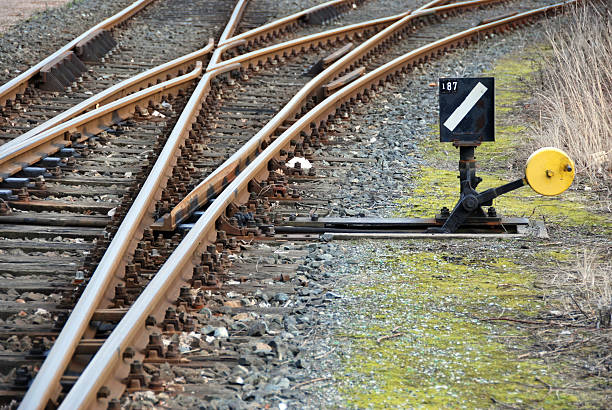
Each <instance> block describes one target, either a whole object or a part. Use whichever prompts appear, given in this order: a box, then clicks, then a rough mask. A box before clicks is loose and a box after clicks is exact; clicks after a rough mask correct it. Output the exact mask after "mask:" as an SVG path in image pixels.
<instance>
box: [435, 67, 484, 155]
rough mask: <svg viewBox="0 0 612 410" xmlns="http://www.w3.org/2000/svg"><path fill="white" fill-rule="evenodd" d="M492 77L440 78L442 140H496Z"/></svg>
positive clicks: (469, 141) (460, 141)
mask: <svg viewBox="0 0 612 410" xmlns="http://www.w3.org/2000/svg"><path fill="white" fill-rule="evenodd" d="M494 86H495V82H494V79H493V77H482V78H440V79H439V86H438V88H439V91H440V141H441V142H458V143H480V142H483V141H495V92H494Z"/></svg>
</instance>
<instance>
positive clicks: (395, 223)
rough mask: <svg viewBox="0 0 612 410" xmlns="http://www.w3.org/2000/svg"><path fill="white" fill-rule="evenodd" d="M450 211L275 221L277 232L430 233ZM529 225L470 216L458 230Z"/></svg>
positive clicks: (517, 229)
mask: <svg viewBox="0 0 612 410" xmlns="http://www.w3.org/2000/svg"><path fill="white" fill-rule="evenodd" d="M447 218H448V216H447V215H437V216H436V217H435V218H317V217H316V216H313V217H310V218H306V217H302V218H294V219H292V220H288V221H283V222H282V223H281V224H277V225H275V227H274V229H275V231H276V232H277V233H278V234H305V233H309V234H314V233H317V234H323V233H427V229H428V228H431V227H442V226H443V225H444V223H445V222H446V220H447ZM528 225H529V220H528V219H527V218H488V217H476V218H468V219H467V220H466V221H465V222H464V223H463V224H462V225H461V229H460V230H459V231H458V232H459V233H473V234H482V235H483V236H486V235H489V234H522V233H524V232H525V228H526V227H527V226H528Z"/></svg>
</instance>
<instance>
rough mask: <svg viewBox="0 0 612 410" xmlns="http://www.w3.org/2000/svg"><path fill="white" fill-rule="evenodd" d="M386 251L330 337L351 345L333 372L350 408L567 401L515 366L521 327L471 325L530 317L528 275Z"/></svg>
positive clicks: (524, 364) (472, 260)
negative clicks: (343, 328)
mask: <svg viewBox="0 0 612 410" xmlns="http://www.w3.org/2000/svg"><path fill="white" fill-rule="evenodd" d="M391 251H392V253H394V254H396V255H397V256H394V257H387V258H386V259H385V260H382V261H379V262H372V263H373V264H375V263H378V266H377V267H375V268H373V272H369V273H368V277H369V278H370V282H369V283H366V284H360V286H355V287H353V289H352V293H353V294H354V295H355V297H356V298H358V300H359V302H358V303H356V304H355V305H353V306H352V307H353V308H354V311H353V312H350V313H351V314H352V315H353V317H355V318H356V319H355V320H354V321H352V323H351V325H350V328H349V331H347V332H345V333H344V334H342V335H339V336H340V337H344V338H347V339H348V340H349V341H353V342H354V343H352V345H353V347H354V348H353V351H352V353H351V355H350V357H345V369H344V371H343V374H338V375H336V378H337V379H338V381H339V384H340V391H341V392H342V393H343V394H344V396H345V397H346V398H347V401H348V403H349V404H350V405H351V406H354V407H358V408H366V407H374V408H381V407H391V406H398V407H429V408H458V407H467V408H474V407H478V408H482V407H489V406H495V405H498V406H499V405H511V406H521V407H523V406H528V407H540V406H543V407H556V408H559V407H567V406H571V405H572V403H574V402H575V401H576V400H577V397H576V396H574V395H571V394H567V393H558V392H551V391H550V390H549V388H548V387H547V386H550V385H553V386H554V385H555V384H556V380H555V378H554V376H553V374H554V373H555V372H554V371H551V369H550V368H549V367H548V366H547V365H545V364H544V363H542V362H540V361H538V360H533V359H530V360H517V350H518V349H520V346H521V345H522V344H524V343H525V342H524V340H525V338H527V337H528V333H527V332H526V330H525V329H524V328H521V327H520V326H518V325H507V324H499V323H496V322H487V321H483V320H481V319H484V318H491V317H499V316H500V315H502V314H512V312H515V311H520V312H522V314H527V313H529V312H536V311H538V309H540V304H539V301H538V298H537V296H538V291H537V290H536V289H535V288H533V286H532V285H533V280H534V278H535V276H534V275H533V274H531V273H529V272H527V271H526V270H525V269H524V268H522V267H521V266H519V265H516V264H515V263H513V262H512V261H511V260H510V259H507V258H503V257H499V258H494V257H491V258H484V259H483V258H480V257H470V256H463V257H462V256H457V255H456V254H449V253H441V254H438V253H432V252H419V251H411V250H404V249H402V248H395V247H393V248H392V249H391ZM366 311H367V312H368V318H367V320H359V319H357V318H359V314H361V313H363V312H366ZM391 335H397V337H391V338H386V339H382V340H381V339H380V338H381V337H382V338H384V337H385V336H391Z"/></svg>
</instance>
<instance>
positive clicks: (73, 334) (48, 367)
mask: <svg viewBox="0 0 612 410" xmlns="http://www.w3.org/2000/svg"><path fill="white" fill-rule="evenodd" d="M247 1H248V0H240V1H238V3H237V5H236V7H235V8H234V12H233V14H232V18H231V19H230V21H229V22H228V23H227V25H228V26H231V27H236V22H235V21H234V19H237V18H239V16H240V15H242V11H237V9H244V7H245V5H246V3H247ZM226 33H227V34H226ZM223 34H224V35H227V36H230V35H231V34H232V31H231V30H226V31H224V33H223ZM213 57H214V56H213ZM213 57H211V63H214V58H213ZM238 68H239V66H235V65H229V66H226V67H222V68H220V69H218V70H214V71H209V72H207V73H205V74H204V75H203V76H202V78H201V79H200V81H199V83H198V85H197V86H196V88H195V90H194V92H193V93H192V95H191V97H190V98H189V101H188V102H187V104H186V106H185V108H184V109H183V112H182V113H181V115H180V117H179V119H178V120H177V122H176V124H175V126H174V128H173V129H172V132H171V134H170V136H169V137H168V139H167V141H166V144H165V145H164V148H163V149H162V151H161V153H160V154H159V156H158V158H157V160H156V162H155V164H154V165H153V168H152V169H151V172H150V173H149V175H148V177H147V179H146V180H145V182H144V183H143V185H142V187H141V189H140V191H139V193H138V196H137V197H136V199H135V200H134V202H133V204H132V206H131V207H130V209H129V210H128V212H127V214H126V215H125V218H124V220H123V222H122V223H121V225H120V226H119V228H118V229H117V232H116V233H115V235H114V237H113V239H112V241H111V243H110V244H109V246H108V248H107V250H106V252H105V253H104V255H103V256H102V259H101V260H100V262H99V263H98V266H97V267H96V270H95V272H94V273H93V274H92V276H91V278H89V280H88V283H87V286H86V287H85V290H84V291H83V294H82V295H81V297H80V298H79V300H78V302H77V304H76V306H75V307H74V309H73V311H72V314H71V315H70V316H69V317H68V319H67V321H66V323H65V324H64V327H63V328H62V331H61V332H60V334H59V335H58V337H57V339H56V340H55V342H54V344H53V347H52V348H51V350H50V351H49V353H48V355H47V358H46V360H45V361H44V362H43V364H42V366H41V368H40V370H39V371H38V373H37V375H36V377H35V378H34V380H33V382H32V384H31V385H30V387H29V389H28V391H27V392H26V394H25V396H24V398H23V400H22V402H21V403H20V405H19V408H20V409H23V410H30V409H43V408H45V407H47V405H48V404H49V403H50V402H52V403H57V398H58V396H59V393H60V390H61V387H60V384H59V380H60V378H61V376H62V374H63V373H64V371H65V370H66V368H67V366H68V364H69V363H70V360H71V358H72V356H73V355H74V353H75V351H76V349H77V346H78V344H79V341H80V340H81V338H82V337H83V335H84V334H85V332H86V330H87V328H88V326H89V322H90V320H91V318H92V316H93V314H94V312H95V310H96V309H97V308H99V307H101V306H106V305H108V303H109V302H110V298H111V297H112V296H111V295H109V294H108V292H109V289H110V290H111V291H112V289H114V286H115V284H116V283H118V282H119V280H120V279H119V278H121V277H123V275H122V274H121V273H122V271H123V270H124V269H125V266H126V264H127V263H128V262H129V260H131V258H132V256H133V252H134V250H135V249H136V246H137V244H138V241H139V240H140V239H141V238H142V235H143V232H144V228H145V227H146V226H149V225H150V224H151V223H152V222H153V217H152V215H153V212H154V208H155V201H157V200H159V199H160V197H161V191H162V190H163V188H164V187H165V186H166V184H167V182H168V178H169V177H170V176H171V173H172V168H173V167H174V165H175V164H176V161H177V158H178V156H179V155H180V148H181V145H182V144H183V142H184V140H185V138H186V137H187V136H188V135H189V131H190V130H191V129H192V126H193V124H194V123H195V122H196V119H197V116H198V114H199V112H200V111H201V109H202V106H203V104H204V103H205V101H206V97H207V96H208V94H209V92H210V89H211V81H212V80H213V79H214V78H215V77H216V76H217V75H219V74H222V73H224V72H227V71H231V70H236V69H238ZM115 387H116V388H117V389H118V390H120V391H123V389H124V388H125V386H123V385H119V386H115ZM82 399H84V400H85V401H87V402H88V404H84V405H83V406H76V407H72V406H71V405H67V406H64V405H62V407H63V408H68V409H76V408H95V407H100V405H99V403H96V398H95V396H94V397H93V398H92V397H91V396H84V397H82ZM54 407H55V406H54ZM103 407H104V408H106V406H103Z"/></svg>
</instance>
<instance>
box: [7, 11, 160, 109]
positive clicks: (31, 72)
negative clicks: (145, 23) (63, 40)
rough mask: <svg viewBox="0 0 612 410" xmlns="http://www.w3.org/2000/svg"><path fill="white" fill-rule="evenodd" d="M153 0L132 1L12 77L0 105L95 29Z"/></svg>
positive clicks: (106, 26) (126, 16) (110, 24)
mask: <svg viewBox="0 0 612 410" xmlns="http://www.w3.org/2000/svg"><path fill="white" fill-rule="evenodd" d="M153 1H154V0H138V1H136V2H134V3H132V4H131V5H130V6H128V7H126V8H124V9H123V10H121V11H120V12H119V13H117V14H115V15H113V16H111V17H109V18H107V19H106V20H104V21H102V22H101V23H98V24H97V25H95V26H93V27H92V28H90V29H89V30H87V31H86V32H84V33H83V34H81V35H80V36H78V37H77V38H75V39H74V40H72V41H71V42H69V43H68V44H66V45H65V46H63V47H62V48H60V49H59V50H57V51H56V52H55V53H53V54H51V55H50V56H48V57H47V58H45V59H44V60H42V61H41V62H40V63H38V64H36V65H35V66H33V67H30V68H29V69H28V70H26V71H24V72H23V73H21V74H19V75H18V76H17V77H15V78H13V79H12V80H10V81H9V82H7V83H6V84H4V85H3V86H1V87H0V107H2V106H4V105H5V104H6V102H7V101H8V100H12V99H14V98H15V97H16V96H17V94H23V93H24V92H25V90H26V89H27V88H28V85H29V83H30V80H31V79H32V78H33V77H34V76H35V75H36V74H38V73H39V72H40V70H41V69H42V68H43V67H44V66H45V65H47V64H49V63H51V62H52V61H53V60H55V59H56V58H58V57H60V56H61V55H62V54H64V53H66V52H68V51H71V50H73V49H74V48H75V46H76V45H77V44H78V43H79V42H80V41H82V40H84V39H86V38H87V37H88V36H90V35H92V34H93V33H94V32H95V31H97V30H109V29H111V28H113V27H115V26H116V25H118V24H120V23H122V22H124V21H126V20H128V19H129V18H130V17H132V16H133V15H134V14H136V13H138V12H139V11H140V10H142V9H143V8H145V7H146V6H148V5H149V4H150V3H152V2H153Z"/></svg>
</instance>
